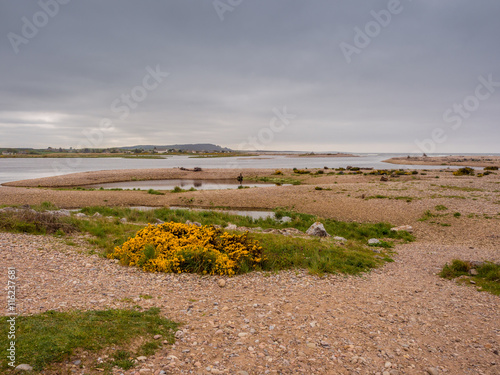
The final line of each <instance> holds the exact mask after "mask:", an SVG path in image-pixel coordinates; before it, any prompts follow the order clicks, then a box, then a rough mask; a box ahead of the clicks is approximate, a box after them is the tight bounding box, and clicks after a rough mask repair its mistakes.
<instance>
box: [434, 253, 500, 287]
mask: <svg viewBox="0 0 500 375" xmlns="http://www.w3.org/2000/svg"><path fill="white" fill-rule="evenodd" d="M473 268H474V267H473V266H472V263H471V262H466V261H463V260H460V259H454V260H453V261H452V262H451V264H448V263H447V264H445V266H444V267H443V269H442V270H441V272H440V273H439V276H441V277H443V278H445V279H449V280H451V279H455V278H457V277H460V276H467V277H464V278H462V280H463V282H465V283H467V284H471V283H470V280H473V281H474V282H475V283H476V285H477V286H479V287H480V288H481V289H482V290H484V291H488V292H490V293H492V294H495V295H497V296H498V295H500V264H495V263H492V262H485V263H484V264H482V265H480V266H478V267H476V268H475V270H476V271H477V275H470V273H469V271H470V270H472V269H473Z"/></svg>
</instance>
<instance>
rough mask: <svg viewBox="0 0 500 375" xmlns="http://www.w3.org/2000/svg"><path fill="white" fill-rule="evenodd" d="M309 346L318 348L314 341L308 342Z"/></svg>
mask: <svg viewBox="0 0 500 375" xmlns="http://www.w3.org/2000/svg"><path fill="white" fill-rule="evenodd" d="M307 347H308V348H311V349H314V348H316V344H315V343H313V342H308V343H307Z"/></svg>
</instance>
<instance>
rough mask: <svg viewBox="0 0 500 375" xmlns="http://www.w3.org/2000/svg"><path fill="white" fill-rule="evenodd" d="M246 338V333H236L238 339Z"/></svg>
mask: <svg viewBox="0 0 500 375" xmlns="http://www.w3.org/2000/svg"><path fill="white" fill-rule="evenodd" d="M246 336H248V333H246V332H240V333H238V337H246Z"/></svg>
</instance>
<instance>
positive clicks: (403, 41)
mask: <svg viewBox="0 0 500 375" xmlns="http://www.w3.org/2000/svg"><path fill="white" fill-rule="evenodd" d="M64 3H67V4H64ZM42 4H46V6H45V5H42ZM54 4H57V6H56V5H54ZM214 4H215V6H214ZM1 7H2V9H1V11H0V36H1V37H2V42H1V44H0V72H1V73H2V80H1V84H0V132H1V135H2V138H1V142H0V146H32V147H46V146H48V145H51V146H53V147H59V146H63V147H69V146H73V147H74V146H76V145H78V144H81V143H82V140H85V137H86V136H85V134H84V133H83V132H85V131H86V132H87V133H86V134H92V132H94V133H95V132H96V131H97V130H98V129H99V127H100V125H101V124H102V119H103V118H108V119H110V120H111V121H112V125H113V128H112V130H108V129H106V131H105V132H103V133H102V135H103V136H102V140H101V139H100V138H99V146H103V147H104V146H112V145H113V146H116V145H132V144H137V143H155V144H171V143H192V142H213V143H217V144H221V145H225V146H229V147H238V146H239V145H241V144H246V143H248V141H249V139H253V141H254V143H255V139H256V140H257V145H258V146H261V147H260V148H263V149H310V150H352V151H360V152H362V151H383V150H385V151H401V152H407V151H408V152H410V151H413V150H415V149H416V148H417V145H416V142H417V141H418V142H420V143H419V144H425V147H431V146H433V147H434V148H435V150H436V151H437V152H461V151H464V152H465V151H469V152H475V151H477V152H484V151H490V152H494V151H497V150H496V149H495V146H496V144H497V142H498V138H499V135H500V130H499V127H498V118H499V115H500V106H498V100H499V97H500V87H496V86H495V87H493V92H490V95H489V97H488V98H487V99H477V103H476V102H475V101H474V100H473V99H471V97H472V98H473V97H475V90H476V87H477V86H478V85H479V84H480V82H481V81H480V78H479V77H481V76H482V77H483V78H487V77H488V75H491V76H492V77H493V81H494V82H498V81H500V68H499V60H500V50H499V49H498V48H496V46H497V41H496V39H497V36H498V35H500V24H499V23H498V22H497V19H498V15H499V14H500V3H498V2H497V1H492V0H491V1H482V2H480V3H477V2H476V3H474V2H472V1H441V2H434V1H431V0H427V1H409V0H401V1H400V2H399V3H398V2H397V0H391V1H372V2H362V3H361V2H359V3H353V2H348V1H344V2H332V1H326V0H325V1H308V2H304V1H298V0H297V1H284V0H281V1H264V0H261V1H259V0H252V1H250V0H242V1H236V0H232V1H229V0H220V1H214V2H212V1H203V2H201V1H194V0H192V1H186V0H183V1H175V2H174V1H170V2H157V1H141V2H139V1H106V2H102V1H85V2H83V1H76V0H73V1H68V0H66V1H64V2H63V1H62V0H60V1H59V2H56V0H41V1H40V2H38V3H37V2H31V1H15V2H14V1H10V2H3V3H2V5H1ZM57 8H58V9H57ZM216 8H217V10H216ZM43 9H46V10H43ZM47 9H48V10H47ZM40 12H45V13H47V14H48V13H50V12H53V15H51V14H48V15H47V16H46V18H47V22H46V25H44V26H42V27H36V25H35V28H36V29H37V30H36V35H34V36H32V37H29V38H27V37H26V38H25V36H24V34H23V25H25V24H26V20H28V22H34V23H38V24H43V23H44V19H43V15H40V14H39V13H40ZM34 16H35V17H38V18H37V19H35V20H33V17H34ZM24 17H25V18H24ZM221 18H222V20H221ZM389 18H390V19H389ZM376 23H378V29H377V25H376ZM24 28H25V30H24V31H27V30H28V29H29V27H28V29H26V28H27V26H24ZM359 30H360V31H361V33H362V34H364V36H363V35H360V31H359ZM28 31H33V30H28ZM13 34H16V36H19V37H20V38H25V39H24V40H23V43H21V42H20V40H21V39H19V38H18V39H15V38H16V37H15V36H13ZM370 34H371V35H372V36H370ZM13 38H14V39H13ZM13 40H14V41H13ZM360 41H362V42H364V43H361V44H360V43H359V42H360ZM24 42H25V43H24ZM356 42H358V43H356ZM13 44H14V47H13ZM346 45H349V46H351V47H352V48H353V49H351V50H350V51H351V54H350V55H349V56H346V52H345V46H346ZM342 46H344V48H343V47H342ZM16 48H17V49H18V53H16V51H15V50H16ZM353 50H355V51H356V52H352V51H353ZM348 61H350V62H348ZM157 68H159V69H160V71H162V72H168V73H170V75H169V76H168V77H165V78H164V79H163V80H162V81H161V82H157V83H158V85H157V86H156V87H155V88H154V89H152V88H151V87H152V86H153V85H152V82H153V81H151V80H146V83H149V85H146V86H148V87H149V89H148V88H145V87H144V80H145V79H146V77H147V76H148V74H151V73H150V70H148V69H153V70H154V69H157ZM137 87H139V88H137ZM134 89H135V91H133V90H134ZM131 94H135V97H136V98H138V96H137V95H139V94H140V95H139V98H140V99H141V101H140V102H139V103H137V102H134V101H133V100H132V102H129V104H127V101H126V100H123V98H124V97H122V95H129V96H130V95H131ZM132 96H133V97H134V95H132ZM132 99H133V98H132ZM128 100H131V99H130V98H129V99H128ZM455 103H457V104H459V105H462V106H465V107H466V108H469V109H470V110H467V111H465V110H464V109H463V108H462V109H461V110H460V109H459V107H453V106H454V104H455ZM113 104H114V106H113ZM476 104H477V105H476ZM123 105H125V106H127V107H129V114H127V115H126V116H124V111H123V110H121V111H119V110H117V108H120V107H123ZM112 107H113V108H114V110H113V109H112ZM284 107H286V110H287V111H288V112H289V113H290V114H293V115H296V117H294V118H293V119H292V120H290V121H289V123H287V124H283V123H281V122H279V121H278V122H276V123H274V125H273V118H274V117H275V116H276V115H275V112H274V111H275V110H280V111H283V108H284ZM450 108H451V109H452V110H453V111H454V114H455V115H457V113H459V112H460V111H462V114H460V115H459V116H461V117H462V119H461V124H460V126H455V127H453V125H454V124H455V125H456V121H457V120H456V119H455V120H454V121H453V120H451V119H450V117H449V116H448V118H445V119H443V114H444V113H445V112H446V111H447V110H448V109H450ZM457 108H458V110H457ZM456 111H458V112H457V113H455V112H456ZM464 111H465V112H464ZM278 124H280V125H279V126H278ZM436 129H441V130H442V133H443V134H444V135H443V134H442V133H439V134H441V135H440V136H439V137H437V138H436V137H434V138H436V139H437V140H438V141H436V139H434V140H433V139H432V136H433V134H434V135H436V134H438V133H435V130H436ZM269 132H271V133H272V135H271V136H269V134H270V133H269ZM433 132H434V133H433ZM445 138H446V140H445V141H443V139H445ZM95 139H97V138H95ZM425 141H430V143H429V142H427V143H425ZM422 142H424V143H422Z"/></svg>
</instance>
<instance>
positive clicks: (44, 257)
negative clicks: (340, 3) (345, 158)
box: [0, 170, 500, 375]
mask: <svg viewBox="0 0 500 375" xmlns="http://www.w3.org/2000/svg"><path fill="white" fill-rule="evenodd" d="M142 172H143V173H146V174H147V173H149V172H147V171H146V172H144V171H142ZM273 172H274V170H273V171H270V170H266V171H254V172H252V173H257V174H259V175H271V174H272V173H273ZM120 173H122V171H120ZM134 173H135V172H134V171H130V172H128V174H127V178H129V177H130V178H132V176H134ZM151 173H152V174H151V176H157V177H158V178H166V177H165V176H170V178H177V177H179V176H174V174H175V173H181V172H172V171H171V170H170V171H166V172H165V171H164V172H161V173H160V172H159V171H156V172H155V171H153V172H151ZM158 173H160V174H158ZM165 173H166V174H165ZM172 173H173V174H172ZM182 173H184V171H182ZM187 173H188V174H186V178H192V176H190V175H189V173H191V174H192V173H193V172H187ZM197 173H206V176H205V177H206V178H211V177H213V178H220V177H222V176H223V175H224V174H227V173H233V174H234V171H227V170H226V171H222V172H221V171H217V170H213V171H205V172H197ZM238 173H239V171H238ZM287 173H289V172H285V174H287ZM427 173H428V175H418V176H401V177H399V178H391V179H390V181H389V182H386V183H382V182H380V177H377V176H350V175H345V176H314V177H312V176H311V177H308V176H303V178H304V182H305V183H306V185H300V186H290V187H270V188H251V189H243V190H223V191H197V192H187V193H181V194H171V193H167V194H166V195H163V196H153V195H150V194H147V193H146V192H136V191H70V190H51V189H38V188H15V187H2V188H0V193H1V194H0V204H39V203H41V202H43V201H51V202H53V203H55V204H56V205H58V206H60V207H61V208H73V207H82V206H88V205H98V204H102V205H110V206H129V205H149V206H168V205H191V206H204V207H214V206H224V207H239V208H241V207H243V208H269V209H273V208H276V207H289V208H294V209H295V210H297V211H299V212H305V213H311V214H316V215H319V216H321V217H329V218H335V219H338V220H346V221H354V220H356V221H360V222H363V221H371V222H374V221H388V222H391V223H393V224H395V225H403V224H409V225H412V226H413V227H414V230H415V235H416V237H417V242H415V243H412V244H408V245H402V246H398V247H397V248H396V250H397V252H398V255H396V256H395V262H394V263H389V264H387V265H385V266H384V267H383V268H380V269H377V270H374V271H373V272H371V273H369V274H366V275H364V276H363V277H344V276H328V277H325V278H318V277H315V276H311V275H307V274H306V273H305V272H303V271H297V272H295V271H293V272H280V273H278V274H270V275H268V274H260V273H252V274H248V275H243V276H237V277H233V278H230V279H224V280H225V281H226V285H225V287H219V285H218V280H219V278H217V277H199V276H196V275H170V274H149V273H144V272H142V271H139V270H137V269H134V268H127V267H122V266H120V265H118V264H116V263H114V262H113V261H111V260H107V259H103V258H99V257H97V256H95V255H94V256H90V255H88V250H89V249H88V247H86V245H84V241H77V242H78V243H79V244H80V245H79V246H76V247H75V246H68V245H66V244H65V243H64V242H62V241H61V240H58V239H55V238H52V237H43V236H28V235H20V234H6V233H0V259H1V262H0V265H1V268H2V270H1V272H2V275H4V276H2V280H4V282H5V285H6V277H7V272H6V268H7V267H12V266H14V267H16V268H17V270H18V281H19V282H20V290H19V293H20V294H19V295H18V311H19V312H20V313H23V314H30V313H37V312H41V311H46V310H50V309H61V310H67V309H74V308H79V309H104V308H112V307H120V308H126V307H132V306H134V305H140V306H142V307H144V308H148V307H151V306H157V307H160V308H161V309H162V312H163V313H164V315H165V316H167V317H168V318H171V319H173V320H175V321H178V322H183V323H184V325H183V326H182V328H181V331H180V333H178V335H177V336H178V338H177V342H176V344H175V345H174V346H173V347H171V346H165V347H164V348H163V349H162V350H160V351H159V352H158V353H157V354H156V355H155V356H154V357H150V358H147V359H146V360H145V361H143V362H141V363H140V365H139V366H138V367H137V368H135V369H134V370H133V371H128V372H126V374H135V373H136V372H139V373H146V374H147V373H148V372H149V373H155V374H159V373H160V372H161V371H164V372H165V373H167V374H189V373H194V374H217V373H224V374H238V375H246V374H247V373H248V374H266V373H269V374H293V373H303V374H380V375H382V374H383V375H394V374H426V373H428V374H432V375H433V374H445V373H447V374H453V375H454V374H500V368H499V362H500V357H499V355H498V352H499V351H500V347H499V339H500V308H499V307H500V306H499V302H500V298H499V297H497V296H493V295H491V294H488V293H483V292H479V291H477V290H476V289H475V288H473V287H467V286H461V285H458V284H456V283H455V282H453V281H448V280H444V279H440V278H439V277H438V276H436V273H437V272H438V271H439V270H440V269H441V268H442V266H443V265H444V264H445V263H446V262H449V261H451V260H452V259H454V258H461V259H464V260H478V261H480V260H492V261H497V262H498V261H500V252H499V250H498V249H499V248H500V233H499V232H500V230H499V229H500V224H499V220H500V215H499V214H500V206H499V204H500V194H499V192H500V185H499V183H500V178H499V176H498V175H489V176H485V177H483V178H477V177H453V176H451V173H449V172H446V171H442V172H439V171H432V172H430V171H429V172H427ZM83 175H84V174H82V175H80V176H73V177H75V180H72V182H75V181H81V179H82V178H83V179H85V178H86V176H83ZM436 176H438V177H439V179H436ZM94 177H96V179H105V180H106V179H107V180H109V179H113V178H119V177H120V176H119V175H117V174H113V173H112V174H111V175H109V176H107V175H106V172H102V173H100V174H97V175H94ZM53 182H54V181H53V180H52V183H53ZM92 182H95V181H92ZM45 183H46V184H50V183H51V182H50V181H44V184H45ZM30 184H31V182H30ZM35 186H36V185H35ZM315 186H320V187H323V188H324V189H328V190H316V189H315ZM263 192H265V194H264V193H263ZM377 195H381V196H382V197H381V198H373V197H376V196H377ZM371 198H373V199H371ZM408 198H411V199H408ZM437 205H444V206H446V208H447V209H446V210H443V211H437V210H436V209H435V207H436V206H437ZM426 210H431V211H432V212H433V213H434V214H436V215H444V216H436V217H432V218H430V219H428V220H427V221H423V222H422V221H419V219H420V218H422V215H423V213H424V212H425V211H426ZM456 212H459V213H460V214H461V216H460V217H454V213H456ZM331 234H332V235H335V233H331ZM3 293H4V292H3ZM140 295H151V296H153V298H152V299H143V298H140ZM129 299H130V300H131V301H132V302H127V301H130V300H129ZM75 359H81V360H82V361H83V363H85V361H86V358H85V353H80V354H79V356H78V357H76V358H75ZM66 366H67V367H68V368H66ZM67 370H70V373H73V372H74V373H77V374H80V373H85V374H90V373H91V372H89V371H87V370H85V372H82V370H81V369H78V368H76V367H74V366H73V367H71V365H62V367H61V368H60V372H56V373H52V374H59V373H67ZM71 370H72V371H71ZM119 373H121V372H120V371H117V374H119ZM124 373H125V372H124ZM52 374H51V375H52Z"/></svg>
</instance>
